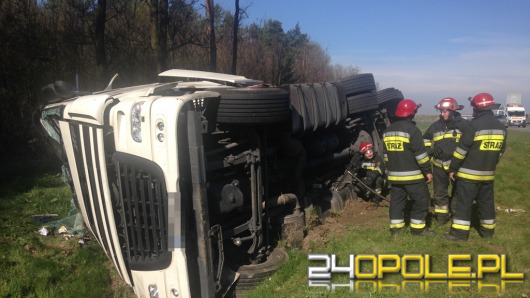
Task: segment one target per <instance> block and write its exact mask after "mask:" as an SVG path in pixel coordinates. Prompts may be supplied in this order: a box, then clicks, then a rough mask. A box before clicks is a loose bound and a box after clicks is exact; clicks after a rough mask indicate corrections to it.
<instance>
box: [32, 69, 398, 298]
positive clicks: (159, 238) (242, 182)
mask: <svg viewBox="0 0 530 298" xmlns="http://www.w3.org/2000/svg"><path fill="white" fill-rule="evenodd" d="M160 78H161V79H163V80H164V81H166V82H165V83H159V82H155V83H151V84H146V85H141V86H132V87H127V88H120V89H113V88H112V82H111V84H109V86H108V87H107V88H106V89H105V90H102V91H97V92H93V93H89V92H78V91H75V92H74V91H71V90H61V91H66V92H58V90H57V89H60V88H64V85H63V84H58V83H55V84H50V85H48V86H47V87H45V88H43V92H44V93H45V94H47V96H48V102H49V104H48V105H46V106H45V107H44V109H43V110H42V111H41V115H42V116H41V123H42V125H43V128H44V129H45V131H46V132H47V134H46V136H47V138H48V139H49V141H50V144H51V145H52V146H53V148H55V149H56V150H57V154H58V156H59V157H60V158H61V160H62V161H63V163H64V167H65V169H66V170H67V171H68V172H69V175H68V176H69V177H70V186H71V189H72V192H73V194H74V197H75V202H76V206H77V208H78V211H79V212H80V213H81V214H82V216H83V218H84V221H85V224H86V226H87V228H88V229H89V230H90V232H91V233H92V234H93V235H94V237H95V239H97V241H98V242H99V244H100V245H101V247H102V248H103V250H104V251H105V253H106V254H107V256H108V257H109V259H110V260H111V261H112V262H113V264H114V266H115V267H116V269H117V271H118V272H119V274H120V276H121V277H122V278H123V280H124V281H125V282H126V283H128V284H129V285H130V286H131V287H132V288H133V289H134V291H135V293H136V294H137V295H138V296H139V297H221V296H224V295H225V294H226V293H228V292H231V291H235V293H236V294H238V295H239V294H241V293H244V292H245V291H247V290H249V289H251V288H252V287H254V286H255V285H256V284H257V282H259V281H261V280H263V279H264V278H266V277H267V276H268V275H270V274H272V272H273V271H274V270H276V269H277V268H278V266H279V265H280V264H281V263H282V262H283V261H285V260H286V258H287V254H286V253H285V251H283V250H282V249H280V248H278V243H279V241H280V240H282V243H284V244H285V245H287V246H288V247H290V246H299V245H300V244H301V241H302V239H303V237H304V229H305V211H306V210H309V209H310V208H314V209H316V210H317V213H318V214H321V215H323V216H325V214H327V213H328V212H329V211H333V210H340V209H341V208H342V206H343V203H344V201H345V200H348V199H351V198H352V196H353V195H354V192H353V191H352V186H351V184H348V183H342V182H343V181H345V179H344V173H345V168H346V166H347V164H348V161H349V160H350V159H351V155H350V152H352V151H355V150H356V149H358V147H357V148H356V147H355V146H358V144H359V143H360V142H362V141H366V140H370V141H372V142H374V144H375V147H376V151H377V150H381V148H382V147H381V141H380V133H381V132H382V130H383V129H384V128H385V127H386V125H388V123H389V119H388V116H389V115H391V114H392V111H391V109H392V107H395V106H396V102H398V101H399V100H401V99H403V96H402V94H401V92H399V90H397V89H394V88H392V90H386V91H385V90H383V91H384V92H382V93H379V94H380V95H381V96H379V97H378V92H376V90H375V82H374V79H373V76H372V75H371V74H360V75H354V76H350V77H346V78H343V79H342V80H340V81H337V82H329V83H313V84H292V85H285V86H279V87H272V86H267V85H264V84H262V82H261V81H259V80H252V79H247V78H245V77H242V76H235V75H227V74H218V73H211V72H200V71H189V70H168V71H166V72H163V73H161V74H160ZM65 94H66V95H65ZM68 94H69V95H68ZM339 181H340V182H341V183H342V184H341V183H339Z"/></svg>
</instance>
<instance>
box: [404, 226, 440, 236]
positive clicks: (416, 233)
mask: <svg viewBox="0 0 530 298" xmlns="http://www.w3.org/2000/svg"><path fill="white" fill-rule="evenodd" d="M410 234H411V235H413V236H427V235H434V234H436V233H435V232H434V231H431V230H429V229H427V228H424V229H410Z"/></svg>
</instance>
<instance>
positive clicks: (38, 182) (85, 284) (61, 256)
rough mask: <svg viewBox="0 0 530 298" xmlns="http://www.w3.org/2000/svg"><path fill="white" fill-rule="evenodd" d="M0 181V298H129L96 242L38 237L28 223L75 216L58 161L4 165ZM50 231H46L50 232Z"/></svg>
mask: <svg viewBox="0 0 530 298" xmlns="http://www.w3.org/2000/svg"><path fill="white" fill-rule="evenodd" d="M2 164H3V165H4V171H3V173H2V176H1V179H0V231H1V233H0V268H2V269H1V270H0V297H133V296H134V295H133V293H132V291H131V290H130V289H129V287H127V286H125V285H124V284H123V283H122V282H121V281H120V280H119V278H118V277H117V273H116V271H115V270H114V269H113V268H111V267H110V263H109V262H108V259H107V257H106V256H105V254H104V253H103V251H102V250H101V248H100V246H99V245H98V244H97V242H96V241H89V242H88V243H87V244H86V245H84V246H83V247H80V244H79V243H78V240H80V238H78V237H72V238H70V239H69V240H66V239H65V238H63V237H62V236H61V235H58V234H57V233H55V234H54V235H49V236H42V235H40V234H39V233H38V230H39V229H40V228H41V227H42V226H45V225H48V224H49V223H40V222H37V221H35V220H34V219H33V218H32V215H37V214H57V215H58V216H57V218H58V219H64V218H68V217H69V216H71V215H72V211H74V213H75V208H74V207H73V206H72V202H71V201H72V194H71V191H70V188H69V187H68V186H66V184H65V183H64V182H63V181H62V178H61V174H60V169H59V168H58V167H57V166H56V164H58V163H57V161H55V160H50V161H25V162H16V163H14V162H12V161H4V162H2ZM50 230H52V229H51V227H50Z"/></svg>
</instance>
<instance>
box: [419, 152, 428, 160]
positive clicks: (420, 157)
mask: <svg viewBox="0 0 530 298" xmlns="http://www.w3.org/2000/svg"><path fill="white" fill-rule="evenodd" d="M425 157H429V155H428V154H427V152H425V153H422V154H419V155H416V160H422V159H424V158H425Z"/></svg>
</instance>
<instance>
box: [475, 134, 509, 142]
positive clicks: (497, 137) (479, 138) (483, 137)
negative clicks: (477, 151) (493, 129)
mask: <svg viewBox="0 0 530 298" xmlns="http://www.w3.org/2000/svg"><path fill="white" fill-rule="evenodd" d="M484 140H495V141H503V140H504V136H503V135H481V136H476V137H475V138H474V139H473V141H484Z"/></svg>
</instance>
